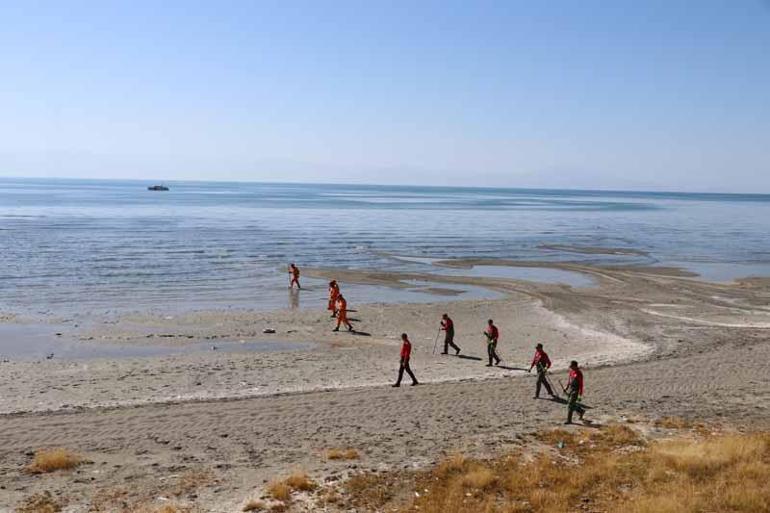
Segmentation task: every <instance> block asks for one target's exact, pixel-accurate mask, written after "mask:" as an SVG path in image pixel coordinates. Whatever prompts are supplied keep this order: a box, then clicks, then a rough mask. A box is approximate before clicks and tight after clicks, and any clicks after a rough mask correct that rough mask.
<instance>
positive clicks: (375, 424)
mask: <svg viewBox="0 0 770 513" xmlns="http://www.w3.org/2000/svg"><path fill="white" fill-rule="evenodd" d="M492 264H493V265H496V266H528V267H538V266H543V267H547V268H555V269H560V270H563V271H570V272H577V273H582V274H585V275H587V276H590V277H591V278H592V279H593V280H594V283H595V284H594V286H590V287H579V288H574V287H570V286H566V285H559V284H540V283H535V282H529V281H521V280H506V279H500V278H495V279H492V278H480V277H463V276H440V277H437V276H435V275H423V274H419V273H412V274H398V273H382V272H374V271H372V272H367V271H345V270H335V269H306V270H304V273H305V275H306V276H310V277H314V278H322V279H328V278H332V277H333V278H335V279H338V280H340V281H341V282H342V283H343V287H344V283H359V284H372V285H395V284H397V283H399V282H403V281H404V280H428V279H429V280H431V281H437V282H439V283H440V284H441V287H444V288H448V289H451V287H452V285H453V284H455V285H462V284H465V285H473V286H481V287H489V288H491V289H493V290H495V291H497V292H500V293H502V294H504V296H505V297H504V298H502V299H497V300H473V301H453V302H449V303H446V302H443V303H427V304H419V305H413V304H362V305H359V304H355V303H354V302H352V301H351V303H350V307H351V308H352V310H354V311H352V312H351V314H350V316H351V317H352V318H353V319H355V321H354V324H355V326H356V330H357V332H358V333H357V334H350V333H345V332H339V333H333V332H331V328H332V327H333V324H332V321H331V319H329V316H328V312H326V310H325V308H324V305H322V304H321V305H319V308H318V309H311V308H306V309H296V310H281V311H275V312H257V311H249V310H245V309H239V310H199V311H191V312H186V313H180V314H178V315H174V316H169V315H166V314H164V313H156V312H146V313H142V314H132V315H125V316H119V317H110V318H109V319H93V321H92V322H89V323H80V324H78V326H77V327H76V326H74V323H71V322H70V323H66V322H64V323H51V324H50V331H51V337H56V339H57V340H61V341H62V343H65V342H66V343H71V344H72V343H88V344H100V345H102V344H104V345H114V346H121V347H152V346H154V345H158V344H163V345H171V346H180V347H184V346H185V345H186V344H187V345H189V344H198V347H200V345H201V344H204V343H205V344H206V346H208V345H209V344H210V345H211V347H210V348H209V349H208V350H207V351H200V350H199V351H195V352H190V353H186V352H181V353H178V354H171V355H166V356H155V357H144V358H136V357H126V358H110V359H106V358H88V359H78V360H65V359H61V358H58V357H56V355H55V354H54V357H53V358H51V359H50V360H47V359H39V360H33V361H30V360H13V359H11V360H10V361H7V362H4V363H2V364H0V371H2V372H0V390H3V394H2V397H0V454H1V456H2V463H1V465H2V477H1V478H0V511H5V510H7V511H11V510H12V508H13V507H14V505H16V504H18V502H19V501H20V500H22V498H23V497H25V496H28V495H30V494H32V493H35V492H40V491H43V490H49V491H51V492H52V493H54V494H55V495H57V496H60V497H63V498H65V499H66V502H67V503H68V504H69V505H70V506H69V509H67V511H88V510H89V507H93V504H94V503H93V500H94V497H95V496H97V495H99V494H100V493H105V491H108V490H113V489H116V488H119V487H128V488H129V491H128V492H127V493H128V497H129V498H133V499H137V500H138V499H139V498H141V499H142V500H147V501H158V500H160V499H158V497H162V496H163V494H164V493H165V492H164V485H163V482H164V481H167V482H171V481H173V479H175V476H176V477H178V476H179V475H181V474H184V473H185V472H191V471H205V472H206V473H208V474H209V475H210V476H212V477H211V479H212V483H215V484H212V485H211V486H206V487H204V489H203V490H201V491H199V492H196V494H195V497H189V496H185V497H183V498H182V499H183V500H184V501H187V502H189V503H190V504H191V505H194V506H195V507H196V508H198V509H199V510H200V511H222V512H224V511H239V510H240V509H239V508H240V507H241V505H242V504H243V501H244V500H246V499H247V498H249V497H253V496H255V495H259V493H260V490H261V489H262V487H263V486H264V484H265V482H266V481H267V480H270V479H271V478H273V477H274V476H275V475H278V474H282V473H286V472H288V471H290V470H292V469H294V468H303V469H305V470H307V471H308V472H310V473H311V475H313V476H314V478H316V479H319V480H323V479H339V478H340V476H342V475H345V474H346V473H349V472H352V471H357V470H361V469H375V470H386V469H394V468H413V467H417V466H422V465H427V464H429V463H432V462H434V461H436V460H437V459H438V458H440V457H441V456H442V455H443V454H445V453H446V452H447V451H451V450H456V449H461V450H463V451H467V452H469V453H471V454H479V455H483V454H485V453H486V452H488V451H491V450H499V449H500V448H505V447H508V446H515V445H517V444H523V443H526V440H527V436H528V435H529V434H530V433H532V432H533V431H534V430H536V429H540V428H544V427H548V426H553V425H556V424H558V423H559V422H561V421H563V419H564V415H565V408H564V406H563V405H561V404H558V403H555V402H551V401H546V400H540V401H535V400H533V399H532V394H533V388H534V378H533V377H532V376H531V375H528V374H527V373H526V369H527V368H528V367H529V361H530V359H531V356H532V352H533V346H534V345H535V343H537V342H542V343H544V344H545V346H546V349H547V351H548V352H549V354H550V355H551V357H552V359H553V360H554V378H553V379H554V381H558V380H562V381H563V380H564V379H565V372H564V370H565V369H566V366H567V364H568V362H569V360H572V359H576V360H578V361H580V362H581V364H582V365H584V366H585V367H586V370H585V372H586V381H587V385H586V386H587V394H586V403H587V404H588V405H589V406H590V407H591V410H590V411H589V414H588V415H589V416H590V417H591V418H592V419H594V420H595V421H598V422H605V421H608V420H611V419H615V420H617V419H621V418H638V419H642V420H654V419H656V418H660V417H663V416H682V417H685V418H688V419H697V420H708V421H729V422H730V423H731V424H733V425H750V426H753V427H763V426H764V427H766V426H767V425H768V424H770V412H769V411H768V406H767V404H768V399H769V398H770V381H768V380H767V379H766V377H765V369H764V366H765V364H766V362H767V361H769V359H768V357H770V344H768V334H770V307H768V304H769V303H770V281H768V280H767V279H746V280H739V281H736V282H731V283H710V282H705V281H701V280H698V279H696V278H695V277H694V276H692V275H691V273H686V272H682V271H679V270H677V269H667V268H655V267H648V268H644V267H599V266H590V265H582V264H568V263H567V264H553V263H543V262H510V261H504V260H495V261H489V260H455V261H450V262H444V263H443V265H447V266H451V267H453V268H463V267H469V266H473V265H492ZM443 312H448V313H449V314H450V315H451V316H452V318H453V319H454V321H455V324H456V327H457V335H456V342H457V343H458V344H459V345H460V347H461V348H462V349H463V351H462V356H463V357H462V358H458V357H454V356H443V355H440V354H433V348H434V342H435V340H436V335H437V328H438V321H439V319H440V315H441V313H443ZM488 318H492V319H494V320H495V322H496V323H497V325H498V326H499V327H500V331H501V341H500V344H499V352H500V354H501V356H502V358H503V364H502V366H501V367H499V368H497V367H493V368H487V367H485V366H484V363H486V362H485V361H482V358H484V357H485V346H484V340H483V337H482V335H481V331H482V330H483V329H484V326H485V322H486V319H488ZM4 322H5V323H6V324H11V323H24V322H25V319H23V318H19V317H17V316H12V315H10V313H8V315H5V314H4ZM38 329H41V330H47V329H49V326H42V327H39V328H38ZM266 329H270V330H274V331H275V332H274V333H264V331H265V330H266ZM401 332H407V333H409V334H410V337H411V339H412V342H413V343H414V346H415V347H414V354H413V360H412V367H413V369H414V371H415V373H416V374H417V376H418V378H419V379H420V380H421V382H422V383H424V385H423V386H420V387H416V388H412V387H405V388H401V389H398V390H393V389H391V388H390V387H389V386H388V385H389V384H390V383H392V382H393V380H394V379H395V373H396V370H397V367H398V348H399V341H398V336H399V334H400V333H401ZM55 333H60V335H58V336H56V335H55ZM255 342H263V343H265V344H268V345H269V344H271V343H279V344H281V346H280V348H281V349H280V350H276V351H258V352H255V351H250V352H249V351H247V352H240V351H238V350H231V349H232V344H249V343H255ZM224 347H227V348H228V350H227V351H224V350H223V348H224ZM440 350H441V343H440V341H439V346H438V349H437V351H436V353H438V352H439V351H440ZM60 446H62V447H67V448H69V449H72V450H76V451H78V452H80V453H82V454H85V455H86V456H87V458H88V459H89V460H90V461H92V462H93V464H92V465H88V466H87V467H81V469H78V470H77V471H75V472H74V473H66V474H55V475H47V476H31V475H28V474H26V473H24V472H23V468H24V466H25V465H26V464H27V463H28V462H29V459H30V454H31V452H32V451H34V450H36V449H39V448H41V447H60ZM332 447H354V448H356V449H357V450H358V451H359V452H360V453H361V455H362V456H361V459H360V460H357V461H355V462H347V463H346V462H330V461H327V460H325V459H324V458H323V451H324V450H326V449H328V448H332ZM159 477H161V480H160V481H159ZM107 510H109V509H107ZM105 511H106V510H105Z"/></svg>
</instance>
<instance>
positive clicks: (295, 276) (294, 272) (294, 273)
mask: <svg viewBox="0 0 770 513" xmlns="http://www.w3.org/2000/svg"><path fill="white" fill-rule="evenodd" d="M294 285H297V288H298V289H301V288H302V287H300V285H299V267H297V266H296V265H294V263H291V264H289V288H292V287H294Z"/></svg>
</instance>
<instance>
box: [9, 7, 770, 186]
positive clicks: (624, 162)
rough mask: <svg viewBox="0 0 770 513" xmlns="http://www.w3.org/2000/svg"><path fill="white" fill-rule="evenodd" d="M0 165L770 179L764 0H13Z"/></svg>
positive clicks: (221, 174)
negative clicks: (122, 0)
mask: <svg viewBox="0 0 770 513" xmlns="http://www.w3.org/2000/svg"><path fill="white" fill-rule="evenodd" d="M0 20H2V21H1V22H2V30H0V176H14V177H82V178H139V179H147V180H154V181H168V180H244V181H282V182H332V183H334V182H337V183H383V184H420V185H422V184H424V185H465V186H483V187H493V186H505V187H554V188H592V189H647V190H684V191H714V192H716V191H719V192H764V193H768V192H770V0H731V1H716V0H714V1H712V0H697V1H696V0H690V1H677V0H666V1H662V0H661V1H658V0H645V1H638V0H633V1H626V0H614V1H611V2H610V1H606V0H603V1H595V0H570V1H567V0H564V1H561V0H553V1H547V2H533V1H521V2H519V1H514V0H509V1H501V2H487V1H483V0H482V1H474V2H468V1H462V2H455V1H452V0H443V1H437V2H433V1H417V0H412V1H399V0H391V1H386V2H380V1H376V0H371V1H349V2H348V1H321V0H316V1H309V2H293V1H276V2H272V1H256V0H254V1H234V0H222V1H217V2H215V1H194V0H186V1H174V0H165V1H157V0H156V1H149V2H147V1H141V0H138V1H130V2H129V1H126V2H116V1H109V0H102V1H92V2H87V1H75V0H60V1H48V2H46V1H31V0H25V1H20V2H15V1H9V0H0Z"/></svg>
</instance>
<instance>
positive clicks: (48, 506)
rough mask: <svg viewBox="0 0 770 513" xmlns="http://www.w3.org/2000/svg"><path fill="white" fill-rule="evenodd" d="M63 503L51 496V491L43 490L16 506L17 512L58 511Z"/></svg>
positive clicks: (55, 512)
mask: <svg viewBox="0 0 770 513" xmlns="http://www.w3.org/2000/svg"><path fill="white" fill-rule="evenodd" d="M61 509H62V505H61V504H59V503H58V502H57V501H55V500H54V498H53V497H52V496H51V492H48V491H46V492H43V493H38V494H35V495H32V496H31V497H27V498H26V499H24V501H23V502H22V503H21V504H20V505H19V506H17V507H16V512H17V513H58V512H59V511H61Z"/></svg>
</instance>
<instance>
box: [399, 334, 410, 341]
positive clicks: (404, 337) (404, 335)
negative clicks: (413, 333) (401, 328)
mask: <svg viewBox="0 0 770 513" xmlns="http://www.w3.org/2000/svg"><path fill="white" fill-rule="evenodd" d="M407 338H409V337H408V336H407V335H406V333H402V334H401V339H402V340H406V339H407Z"/></svg>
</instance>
